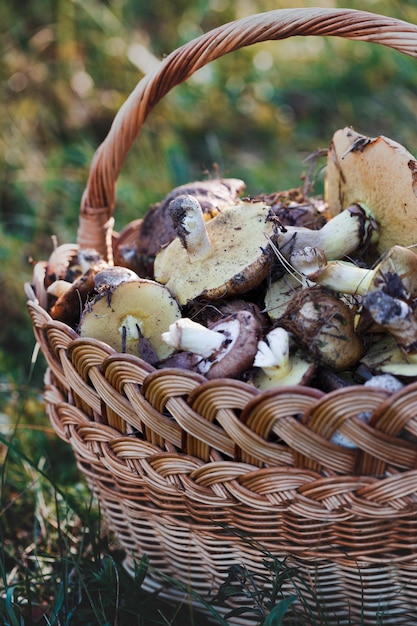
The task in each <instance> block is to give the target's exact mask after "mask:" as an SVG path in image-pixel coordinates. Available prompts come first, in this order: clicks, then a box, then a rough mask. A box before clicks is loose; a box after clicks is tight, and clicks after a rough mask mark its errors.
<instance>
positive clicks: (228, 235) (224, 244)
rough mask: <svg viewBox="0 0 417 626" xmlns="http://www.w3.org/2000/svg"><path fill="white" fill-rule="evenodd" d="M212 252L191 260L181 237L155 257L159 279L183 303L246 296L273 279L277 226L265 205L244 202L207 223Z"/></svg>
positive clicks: (226, 209) (156, 272)
mask: <svg viewBox="0 0 417 626" xmlns="http://www.w3.org/2000/svg"><path fill="white" fill-rule="evenodd" d="M205 229H206V234H207V237H208V239H209V241H210V245H211V250H209V251H205V253H204V255H202V258H199V259H197V258H190V254H189V252H188V251H187V249H186V247H185V246H184V243H183V242H182V241H181V239H180V238H178V237H177V238H176V239H174V241H172V242H171V243H170V244H169V246H167V247H166V248H165V249H163V250H162V251H161V252H159V254H158V255H157V256H156V259H155V280H157V281H158V282H160V283H162V284H164V285H166V286H167V287H168V289H169V290H170V291H171V293H173V294H174V296H175V297H176V298H177V300H178V301H179V303H180V304H186V303H187V302H189V301H191V300H194V299H195V298H197V297H201V298H204V299H208V300H216V299H218V298H222V297H226V296H231V295H235V294H240V293H244V292H247V291H249V290H250V289H252V288H253V287H255V286H256V285H258V284H259V283H260V282H261V281H262V280H263V279H264V278H265V276H266V275H267V273H268V269H269V268H270V265H271V262H272V259H273V253H272V249H271V247H270V243H269V240H270V239H274V238H275V230H276V224H275V222H274V221H273V220H270V219H269V207H267V206H266V205H265V204H263V203H262V202H257V203H251V202H241V203H239V204H237V205H236V206H234V207H229V208H225V209H224V210H222V211H221V212H220V213H219V214H218V215H217V216H216V217H215V218H213V219H211V220H210V221H209V222H207V223H206V224H205Z"/></svg>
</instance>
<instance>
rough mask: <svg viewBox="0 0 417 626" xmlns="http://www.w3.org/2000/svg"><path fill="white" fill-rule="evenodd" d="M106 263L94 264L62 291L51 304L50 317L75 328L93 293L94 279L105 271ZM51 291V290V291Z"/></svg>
mask: <svg viewBox="0 0 417 626" xmlns="http://www.w3.org/2000/svg"><path fill="white" fill-rule="evenodd" d="M107 267H108V265H107V262H106V261H104V260H99V261H98V262H97V263H96V264H94V265H93V266H92V267H89V269H88V270H87V271H86V272H85V273H84V274H82V275H81V276H79V278H77V279H76V280H74V282H73V283H71V284H70V286H69V287H68V288H67V289H63V290H62V292H61V295H60V296H59V297H58V298H57V300H56V301H55V302H54V303H53V304H52V306H51V309H50V311H49V313H50V315H51V317H52V318H53V319H56V320H60V321H61V322H65V324H68V325H69V326H71V327H72V328H75V327H76V326H77V324H78V322H79V320H80V316H81V312H82V310H83V307H84V304H85V303H86V301H87V299H88V297H89V296H90V294H91V293H92V292H94V288H95V285H94V277H95V275H96V274H97V273H98V272H99V271H101V270H103V269H107ZM61 288H62V285H61ZM51 291H53V288H52V290H51Z"/></svg>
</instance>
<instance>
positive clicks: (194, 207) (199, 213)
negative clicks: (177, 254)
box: [169, 195, 212, 263]
mask: <svg viewBox="0 0 417 626" xmlns="http://www.w3.org/2000/svg"><path fill="white" fill-rule="evenodd" d="M169 212H170V215H171V218H172V222H173V225H174V228H175V230H176V232H177V235H178V237H179V239H180V241H181V243H182V245H183V247H184V248H185V250H186V251H187V252H188V255H189V258H190V262H191V263H195V262H196V261H201V260H202V259H206V258H207V257H209V256H210V255H211V252H212V246H211V242H210V239H209V236H208V234H207V231H206V226H205V221H204V215H203V210H202V208H201V205H200V203H199V202H198V200H196V198H194V197H193V196H190V195H181V196H177V197H176V198H174V200H172V201H171V202H170V204H169Z"/></svg>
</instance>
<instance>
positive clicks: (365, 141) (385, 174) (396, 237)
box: [325, 128, 417, 258]
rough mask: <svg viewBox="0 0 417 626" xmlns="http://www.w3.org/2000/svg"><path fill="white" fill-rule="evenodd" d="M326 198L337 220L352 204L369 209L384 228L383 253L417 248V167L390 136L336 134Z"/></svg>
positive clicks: (348, 130) (345, 131) (380, 246)
mask: <svg viewBox="0 0 417 626" xmlns="http://www.w3.org/2000/svg"><path fill="white" fill-rule="evenodd" d="M325 199H326V200H327V203H328V205H329V211H330V213H331V215H333V216H336V215H338V214H339V213H340V212H341V211H343V210H345V209H346V207H349V206H350V205H351V204H352V203H353V202H358V203H365V204H366V205H367V206H369V207H371V209H372V212H373V214H374V216H375V219H376V221H377V222H378V224H379V227H380V235H379V241H378V243H377V250H378V252H379V253H381V252H384V251H385V250H387V249H388V248H391V247H392V246H393V245H395V244H400V245H403V246H409V245H412V244H415V243H417V162H416V161H415V157H414V156H413V155H412V154H410V152H408V151H407V150H406V149H405V148H404V147H403V146H402V145H400V144H399V143H397V142H395V141H393V140H392V139H389V138H388V137H384V136H382V135H381V136H379V137H374V138H370V137H366V136H364V135H361V134H359V133H357V132H356V131H354V130H353V129H352V128H343V129H341V130H338V131H337V132H336V133H335V134H334V136H333V139H332V142H331V146H330V149H329V152H328V159H327V168H326V187H325ZM331 221H332V220H330V222H331ZM329 258H330V257H329Z"/></svg>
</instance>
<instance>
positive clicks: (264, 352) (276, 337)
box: [253, 327, 291, 378]
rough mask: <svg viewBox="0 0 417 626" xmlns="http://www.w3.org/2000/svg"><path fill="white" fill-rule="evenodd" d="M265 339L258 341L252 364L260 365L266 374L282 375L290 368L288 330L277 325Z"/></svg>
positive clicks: (275, 376)
mask: <svg viewBox="0 0 417 626" xmlns="http://www.w3.org/2000/svg"><path fill="white" fill-rule="evenodd" d="M265 339H266V340H265V341H264V340H261V341H259V343H258V352H257V353H256V356H255V360H254V362H253V364H254V366H255V367H261V368H262V370H263V371H264V372H265V374H267V376H273V377H274V378H281V377H284V376H285V375H286V374H288V372H289V371H290V369H291V364H290V356H289V355H290V341H289V335H288V332H287V331H286V330H285V329H284V328H280V327H277V328H274V329H273V330H271V331H270V332H269V333H268V335H267V336H266V338H265Z"/></svg>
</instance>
